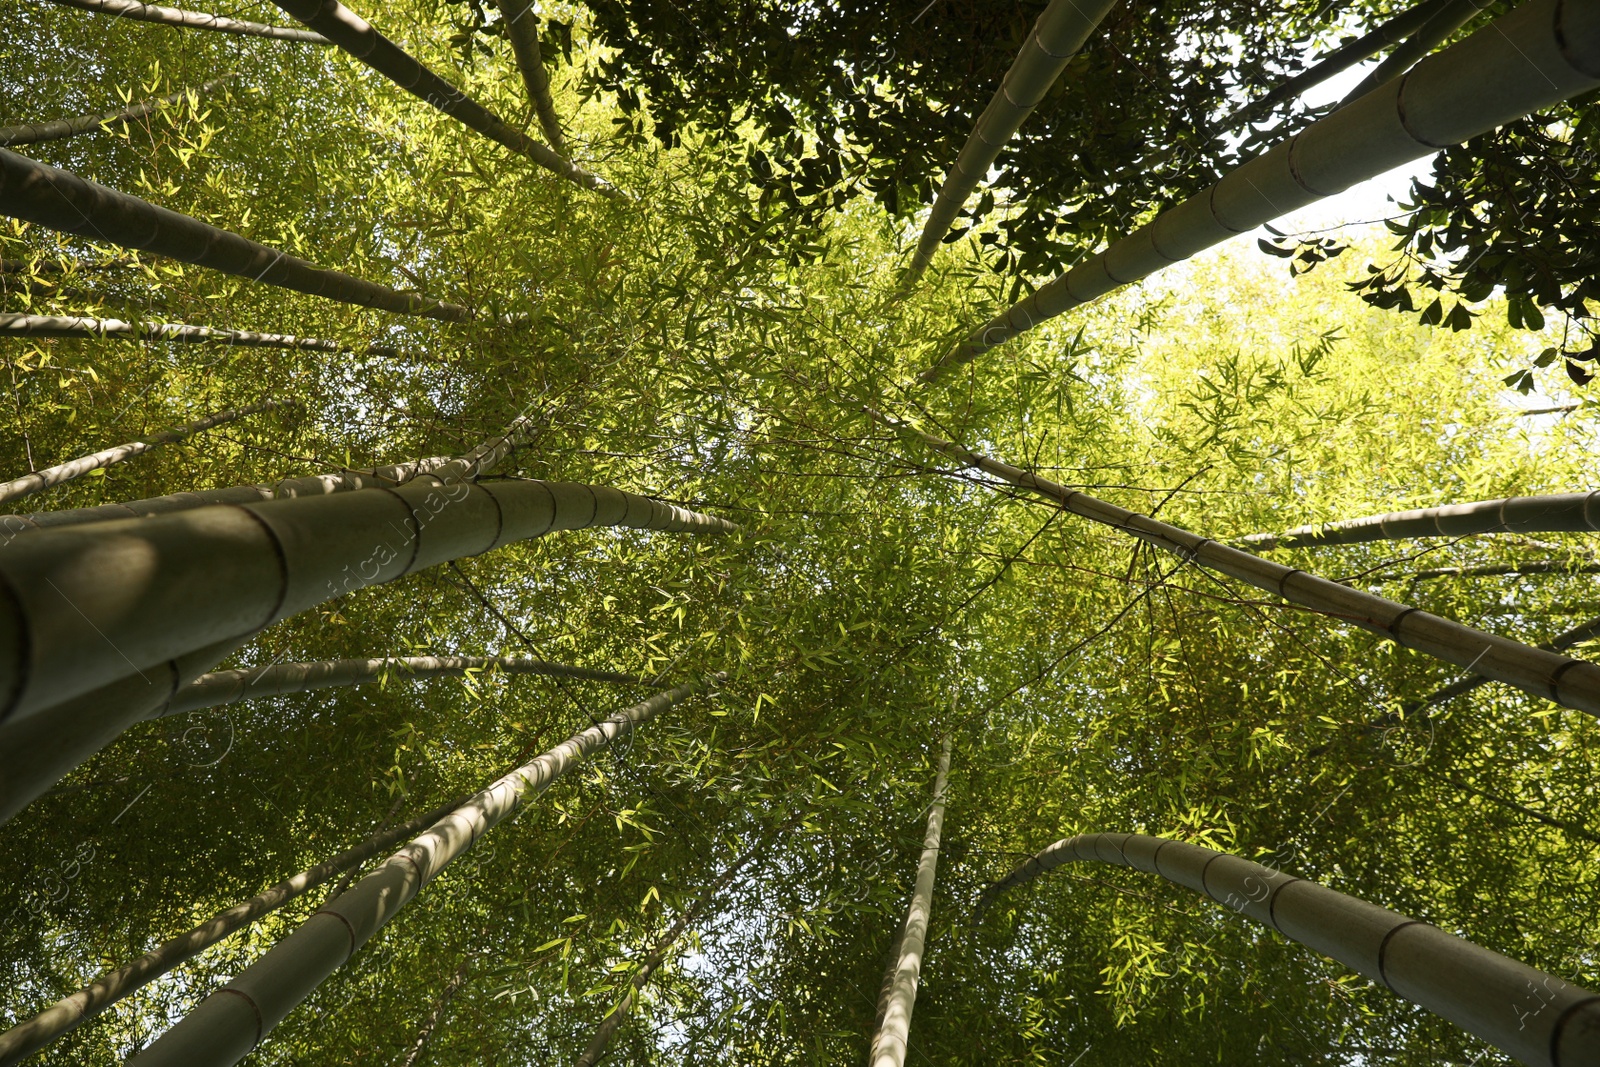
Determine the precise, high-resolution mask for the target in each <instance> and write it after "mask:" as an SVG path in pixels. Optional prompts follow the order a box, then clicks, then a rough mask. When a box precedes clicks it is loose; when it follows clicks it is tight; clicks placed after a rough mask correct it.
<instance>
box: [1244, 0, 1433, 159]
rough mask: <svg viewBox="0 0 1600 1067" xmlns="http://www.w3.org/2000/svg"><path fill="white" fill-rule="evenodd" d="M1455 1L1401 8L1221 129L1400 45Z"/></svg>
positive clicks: (1248, 120) (1263, 98) (1247, 118)
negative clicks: (1377, 25) (1393, 46)
mask: <svg viewBox="0 0 1600 1067" xmlns="http://www.w3.org/2000/svg"><path fill="white" fill-rule="evenodd" d="M1453 3H1455V0H1425V2H1424V3H1420V4H1418V5H1417V6H1416V7H1413V8H1410V9H1408V10H1406V11H1402V12H1401V13H1400V14H1398V15H1396V16H1395V17H1394V18H1392V19H1390V20H1389V21H1388V22H1385V23H1384V24H1383V25H1381V26H1379V27H1378V28H1377V29H1374V30H1372V31H1370V32H1369V33H1365V34H1362V35H1361V36H1360V37H1357V38H1356V39H1355V40H1353V41H1348V42H1346V43H1344V44H1342V45H1340V46H1339V47H1337V48H1335V49H1334V50H1333V51H1332V52H1329V53H1328V54H1327V55H1325V56H1323V57H1322V58H1321V59H1319V60H1317V61H1316V63H1314V64H1313V65H1312V66H1311V67H1309V68H1307V69H1306V70H1303V71H1301V72H1300V73H1299V74H1296V75H1295V76H1294V77H1292V78H1290V79H1289V80H1288V81H1286V82H1284V83H1283V84H1281V85H1279V86H1278V87H1277V88H1276V89H1274V90H1272V91H1271V92H1270V93H1268V94H1267V95H1266V96H1263V97H1261V98H1260V99H1259V100H1254V101H1252V102H1250V103H1248V104H1246V105H1245V106H1244V107H1242V108H1240V109H1239V110H1238V111H1235V112H1234V113H1233V114H1231V115H1229V116H1228V117H1227V118H1225V119H1223V120H1222V122H1221V124H1220V125H1219V126H1218V129H1223V130H1232V129H1236V128H1238V127H1240V126H1243V125H1244V124H1245V123H1247V122H1250V121H1252V120H1254V119H1255V117H1256V116H1258V115H1260V114H1261V113H1262V112H1264V111H1269V110H1271V109H1272V108H1273V107H1274V106H1275V105H1277V104H1281V103H1283V102H1284V101H1285V100H1293V99H1294V98H1295V97H1297V96H1299V95H1300V94H1301V93H1303V92H1305V91H1306V90H1307V89H1312V88H1315V87H1316V86H1318V85H1321V84H1322V83H1323V82H1325V81H1327V80H1328V79H1329V78H1331V77H1333V76H1334V75H1336V74H1342V73H1344V72H1345V71H1346V70H1349V69H1350V68H1351V67H1353V66H1355V65H1356V64H1357V63H1360V62H1362V61H1364V60H1367V59H1370V58H1372V57H1373V56H1375V55H1377V54H1378V53H1379V52H1381V51H1382V50H1383V49H1384V47H1385V46H1387V45H1395V44H1400V43H1401V42H1402V41H1404V40H1405V39H1406V38H1407V37H1410V36H1411V35H1412V34H1414V33H1416V32H1417V31H1418V30H1420V29H1421V28H1422V27H1423V25H1424V24H1426V23H1427V21H1428V20H1429V19H1431V18H1432V17H1433V16H1434V14H1435V13H1436V12H1438V11H1439V10H1440V9H1441V8H1445V7H1448V6H1450V5H1451V4H1453Z"/></svg>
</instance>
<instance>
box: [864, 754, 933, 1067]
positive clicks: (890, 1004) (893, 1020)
mask: <svg viewBox="0 0 1600 1067" xmlns="http://www.w3.org/2000/svg"><path fill="white" fill-rule="evenodd" d="M949 774H950V736H949V735H948V734H946V735H945V738H944V745H943V748H942V751H941V753H940V755H939V773H938V774H937V775H936V776H935V778H934V782H933V803H931V804H930V805H929V806H928V829H927V832H926V833H925V834H924V835H923V838H922V857H921V859H919V860H918V861H917V883H916V888H915V889H914V890H913V892H912V894H911V906H910V908H909V909H908V910H907V912H906V918H905V924H904V926H903V927H902V934H901V937H900V953H899V955H898V956H897V957H896V959H895V960H894V962H893V963H892V964H891V965H890V966H891V969H892V972H893V978H886V979H885V981H886V982H888V983H890V990H889V996H888V999H887V1001H886V1002H885V1005H884V1012H883V1022H882V1024H881V1025H880V1026H879V1027H878V1032H877V1033H876V1034H874V1035H873V1037H872V1052H871V1055H869V1056H868V1057H867V1063H868V1064H869V1067H902V1065H903V1064H904V1063H905V1061H906V1047H907V1043H908V1042H909V1040H910V1037H911V1010H912V1008H913V1007H915V1006H916V1002H917V982H918V980H919V979H920V978H921V976H922V952H923V948H924V946H925V945H926V943H927V939H928V919H929V917H930V915H931V914H932V912H933V881H934V875H935V874H936V873H937V871H938V867H939V837H940V834H941V833H942V831H943V829H944V792H945V781H946V779H947V778H948V777H949Z"/></svg>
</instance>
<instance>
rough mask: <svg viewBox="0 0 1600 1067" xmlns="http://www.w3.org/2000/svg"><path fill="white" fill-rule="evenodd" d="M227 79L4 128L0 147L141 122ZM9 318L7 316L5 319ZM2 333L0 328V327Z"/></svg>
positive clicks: (213, 89)
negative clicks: (92, 111)
mask: <svg viewBox="0 0 1600 1067" xmlns="http://www.w3.org/2000/svg"><path fill="white" fill-rule="evenodd" d="M227 82H228V78H227V77H221V78H213V79H211V80H210V81H208V82H205V83H204V84H202V85H201V86H200V88H199V89H195V90H190V89H180V90H178V91H177V92H175V93H168V94H167V95H166V96H157V97H153V98H151V99H149V100H141V101H139V102H138V103H136V104H130V105H128V106H127V107H125V108H122V109H120V110H118V111H108V112H105V113H103V114H96V115H79V116H77V117H76V118H70V119H55V120H53V121H51V122H41V123H39V124H38V125H37V126H35V125H31V124H24V125H21V126H6V127H4V128H0V146H9V145H19V144H39V143H41V142H43V141H59V140H62V139H64V138H67V137H76V136H77V135H78V134H80V133H88V132H90V131H91V130H98V129H102V128H104V127H106V126H110V125H114V124H115V123H118V122H132V121H133V120H134V119H142V118H144V117H145V116H146V115H148V114H150V113H151V112H153V111H159V110H161V109H162V108H164V107H170V106H171V105H173V104H176V103H177V102H178V101H180V100H184V99H186V98H187V97H189V96H190V95H191V93H192V94H193V95H195V96H199V95H200V94H202V93H211V92H215V91H216V90H217V89H218V88H219V87H221V86H223V85H226V84H227ZM7 317H9V316H7ZM0 330H3V327H0Z"/></svg>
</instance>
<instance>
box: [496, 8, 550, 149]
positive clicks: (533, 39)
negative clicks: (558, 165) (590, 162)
mask: <svg viewBox="0 0 1600 1067" xmlns="http://www.w3.org/2000/svg"><path fill="white" fill-rule="evenodd" d="M496 3H498V4H499V6H500V18H501V21H503V22H504V23H505V27H506V36H507V37H509V38H510V39H511V52H512V54H513V55H514V56H516V58H517V69H518V70H519V71H521V72H522V83H523V84H524V85H526V86H527V87H528V99H529V100H530V101H532V102H533V111H534V114H536V115H538V116H539V127H540V128H541V129H542V130H544V135H545V137H546V138H548V139H549V141H550V147H551V148H554V149H555V150H556V151H557V152H559V153H561V154H562V155H566V154H567V139H566V137H565V136H564V135H563V134H562V132H561V120H560V119H559V118H558V117H557V116H556V105H555V101H554V100H552V99H551V98H550V79H549V77H548V76H547V75H546V74H545V72H544V55H543V52H542V50H541V49H540V47H539V16H537V15H535V14H534V13H533V0H496Z"/></svg>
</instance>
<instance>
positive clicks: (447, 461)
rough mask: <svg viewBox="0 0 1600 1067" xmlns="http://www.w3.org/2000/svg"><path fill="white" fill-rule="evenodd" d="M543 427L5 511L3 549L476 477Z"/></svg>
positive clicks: (517, 424) (0, 519) (528, 423)
mask: <svg viewBox="0 0 1600 1067" xmlns="http://www.w3.org/2000/svg"><path fill="white" fill-rule="evenodd" d="M538 429H539V427H538V425H537V424H536V423H535V422H534V421H533V420H532V419H531V418H529V417H528V416H526V415H524V416H521V417H519V418H517V419H515V420H514V421H513V422H512V423H511V425H510V426H509V427H507V429H506V431H505V433H503V434H501V435H500V436H498V437H491V438H489V439H488V440H486V441H483V442H481V443H480V444H479V445H478V446H477V447H476V448H474V449H473V450H472V451H470V452H468V453H466V454H465V455H462V456H430V457H428V458H426V459H418V460H412V461H411V462H408V463H391V464H389V465H387V466H383V467H375V468H373V469H372V470H360V471H356V470H344V471H339V472H337V473H335V474H313V475H309V476H306V477H301V478H284V479H282V480H280V481H277V482H274V483H273V484H271V485H240V486H231V487H229V488H226V489H203V490H201V491H199V492H193V493H172V494H170V495H168V496H157V497H148V498H146V499H144V500H129V501H124V502H123V503H120V504H98V505H96V506H94V507H89V508H69V509H67V510H64V511H40V512H35V513H34V514H32V515H0V547H4V546H5V545H6V544H7V543H9V542H10V540H11V538H12V537H15V536H16V535H17V534H21V533H27V532H29V531H32V530H46V529H51V528H53V527H58V526H78V525H82V524H83V523H89V522H111V521H114V520H116V519H127V518H143V517H145V516H149V515H165V514H167V513H169V512H174V511H190V510H192V509H194V508H203V507H206V506H207V505H210V504H254V503H257V502H259V501H262V500H281V499H286V498H292V497H301V496H325V495H327V494H328V493H345V492H352V491H354V490H357V489H374V488H377V489H392V488H394V487H395V486H399V485H404V484H406V483H407V482H409V481H411V480H412V479H413V478H418V477H421V476H423V475H432V476H434V477H436V478H438V479H440V480H441V481H449V480H451V479H460V478H465V479H468V480H471V479H475V478H478V477H481V476H482V475H484V474H487V473H489V472H490V471H492V470H494V469H495V467H497V466H498V465H499V464H500V463H501V462H502V461H503V460H504V459H505V457H506V456H508V455H510V454H511V453H512V452H513V451H515V450H516V449H517V448H518V447H519V446H521V445H523V444H526V443H527V442H528V440H529V439H530V438H531V437H532V436H533V434H534V433H536V432H537V431H538Z"/></svg>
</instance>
